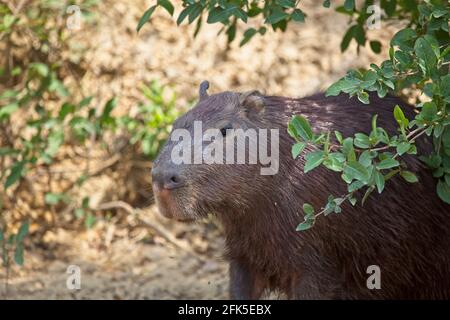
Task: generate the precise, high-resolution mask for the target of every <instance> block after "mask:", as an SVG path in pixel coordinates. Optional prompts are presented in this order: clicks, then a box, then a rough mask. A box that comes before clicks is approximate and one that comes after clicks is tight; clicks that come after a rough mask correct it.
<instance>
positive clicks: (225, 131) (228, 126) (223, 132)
mask: <svg viewBox="0 0 450 320" xmlns="http://www.w3.org/2000/svg"><path fill="white" fill-rule="evenodd" d="M228 129H233V127H232V126H231V124H229V125H226V126H225V127H223V128H222V129H220V133H222V136H224V137H225V136H226V135H227V130H228Z"/></svg>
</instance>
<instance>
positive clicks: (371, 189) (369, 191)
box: [361, 186, 375, 205]
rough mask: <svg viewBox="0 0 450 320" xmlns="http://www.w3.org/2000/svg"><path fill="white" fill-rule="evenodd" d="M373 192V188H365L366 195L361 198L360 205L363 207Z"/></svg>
mask: <svg viewBox="0 0 450 320" xmlns="http://www.w3.org/2000/svg"><path fill="white" fill-rule="evenodd" d="M373 190H375V187H374V186H371V187H369V188H367V190H366V193H365V194H364V196H363V198H362V201H361V204H363V205H364V203H365V202H366V200H367V198H369V196H370V194H371V193H372V192H373Z"/></svg>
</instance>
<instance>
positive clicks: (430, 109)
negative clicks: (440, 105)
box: [420, 101, 437, 121]
mask: <svg viewBox="0 0 450 320" xmlns="http://www.w3.org/2000/svg"><path fill="white" fill-rule="evenodd" d="M436 115H437V106H436V104H435V103H434V102H433V101H430V102H425V103H424V104H423V106H422V111H421V112H420V116H421V117H423V119H424V120H427V121H432V120H433V119H434V118H435V117H436Z"/></svg>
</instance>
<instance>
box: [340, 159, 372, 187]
mask: <svg viewBox="0 0 450 320" xmlns="http://www.w3.org/2000/svg"><path fill="white" fill-rule="evenodd" d="M344 173H345V174H346V175H348V176H349V177H351V178H353V179H356V180H359V181H363V182H364V181H367V180H368V179H369V171H368V170H367V169H366V167H364V166H363V165H362V164H361V163H359V162H357V161H349V162H348V163H347V165H346V166H345V167H344Z"/></svg>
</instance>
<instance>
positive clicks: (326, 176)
mask: <svg viewBox="0 0 450 320" xmlns="http://www.w3.org/2000/svg"><path fill="white" fill-rule="evenodd" d="M239 98H240V95H239V94H237V93H232V92H225V93H221V94H216V95H212V96H207V95H206V94H205V95H203V96H202V99H201V101H200V102H199V103H198V105H197V106H196V107H195V108H193V109H192V110H190V111H189V112H188V113H187V114H185V115H184V116H182V117H181V118H180V119H178V120H177V121H176V122H175V124H174V128H186V129H188V130H192V123H193V121H194V120H202V121H203V124H204V128H203V129H207V128H213V127H214V128H221V127H223V126H224V125H226V124H232V125H233V127H235V128H237V127H240V128H244V129H245V128H279V129H280V168H279V172H278V174H276V175H273V176H261V175H260V174H259V166H258V165H182V166H177V167H176V168H175V167H174V166H173V165H171V164H170V150H171V147H172V146H173V144H172V142H168V143H167V145H166V146H165V148H164V149H163V151H162V152H161V154H160V155H159V157H158V159H157V160H156V162H155V164H154V168H155V169H154V170H155V172H156V171H158V172H163V171H164V170H168V169H167V168H171V170H176V172H177V174H179V175H180V176H181V177H182V179H183V182H184V184H183V187H181V188H178V189H176V190H171V192H170V196H167V195H165V196H164V201H160V200H161V198H160V195H159V194H160V192H159V191H158V188H156V191H155V195H156V200H157V203H158V205H159V206H160V208H161V210H162V211H163V213H165V214H166V215H167V216H170V217H173V218H177V219H193V218H199V217H202V216H205V215H206V214H208V213H213V214H215V215H217V217H218V218H219V219H220V220H221V222H222V223H223V226H224V230H225V236H226V245H227V253H226V256H227V258H228V259H229V260H230V294H231V297H232V298H246V299H257V298H259V297H260V296H261V294H262V293H263V291H264V290H278V291H281V292H283V293H285V294H286V295H287V296H288V297H289V298H295V299H448V298H450V272H449V271H450V206H448V205H446V204H445V203H443V202H442V201H441V200H440V199H439V198H438V197H437V195H436V192H435V183H436V181H434V179H433V178H432V176H431V174H430V173H429V172H428V171H427V170H426V169H425V168H424V166H423V165H422V164H421V163H420V161H419V160H418V159H417V158H416V157H411V156H408V157H405V160H406V161H407V163H408V166H409V168H410V170H411V171H414V172H416V173H417V175H418V176H419V179H420V183H416V184H409V183H406V182H405V181H403V179H401V178H394V179H391V180H390V181H389V182H387V183H386V190H385V191H384V192H383V193H382V194H380V195H379V194H377V193H376V192H374V193H373V194H372V195H371V196H370V197H369V199H368V200H367V202H366V203H365V205H364V206H361V205H360V202H359V203H358V204H357V205H356V206H355V207H352V206H351V205H349V204H347V203H346V204H344V206H343V212H342V213H341V214H333V215H330V216H327V217H320V218H319V219H318V220H317V222H316V224H315V226H314V227H313V228H312V229H310V230H307V231H305V232H297V231H295V229H296V226H297V225H298V224H299V223H300V222H301V221H303V213H302V205H303V203H304V202H308V203H311V204H313V206H314V207H315V208H320V207H321V206H323V205H324V204H325V202H326V198H327V196H328V195H329V194H333V195H335V196H340V195H342V194H345V193H346V185H345V183H343V182H342V181H341V180H340V177H339V174H338V173H334V172H331V171H329V170H327V169H325V168H323V167H319V168H318V169H316V170H313V171H312V172H310V173H308V174H304V173H303V165H304V161H303V159H302V158H299V159H297V160H293V159H292V156H291V153H290V150H291V146H292V143H293V141H292V138H291V137H290V136H289V135H288V134H287V132H286V126H287V123H288V121H289V120H290V119H291V116H292V115H293V114H302V115H303V116H305V117H307V118H308V119H309V121H310V122H311V123H312V126H313V127H314V130H315V132H319V131H323V130H339V131H341V132H342V133H343V135H344V136H350V135H352V134H354V133H355V132H361V131H362V132H366V133H368V132H370V128H371V125H370V120H371V117H372V115H373V114H374V113H377V114H378V115H379V117H378V124H379V125H380V126H382V127H384V128H386V129H387V131H388V132H389V133H390V134H394V133H395V130H396V127H397V126H396V123H395V121H394V119H393V115H392V110H393V107H394V106H395V105H396V104H401V102H400V101H399V100H398V99H396V98H392V97H387V98H385V99H382V100H381V99H379V98H377V97H375V96H372V97H371V104H370V105H368V106H365V105H362V104H361V103H359V102H358V101H357V100H355V99H354V98H352V99H349V98H348V97H347V96H339V97H330V98H325V97H324V96H323V95H321V94H318V95H314V96H311V97H307V98H304V99H291V98H285V97H271V96H261V98H262V99H263V101H264V109H263V110H262V111H260V110H259V109H258V110H252V109H251V108H250V107H248V108H247V107H246V106H244V105H240V102H239V101H240V99H239ZM403 109H404V110H406V114H407V116H408V117H409V118H412V111H408V107H403ZM409 109H410V108H409ZM410 110H411V109H410ZM243 111H244V112H243ZM418 144H419V153H422V154H423V153H427V152H428V151H429V150H430V148H431V145H430V143H429V142H428V140H427V139H426V138H423V139H422V140H421V141H419V142H418ZM158 178H159V176H158V174H155V173H154V184H157V183H158V181H157V180H158ZM158 199H160V200H158ZM168 199H169V200H168ZM167 201H170V206H168V205H164V203H166V202H167ZM369 265H378V266H379V267H380V268H381V289H380V290H369V289H368V288H367V287H366V280H367V278H368V277H369V274H367V273H366V269H367V267H368V266H369Z"/></svg>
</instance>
